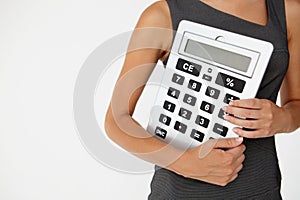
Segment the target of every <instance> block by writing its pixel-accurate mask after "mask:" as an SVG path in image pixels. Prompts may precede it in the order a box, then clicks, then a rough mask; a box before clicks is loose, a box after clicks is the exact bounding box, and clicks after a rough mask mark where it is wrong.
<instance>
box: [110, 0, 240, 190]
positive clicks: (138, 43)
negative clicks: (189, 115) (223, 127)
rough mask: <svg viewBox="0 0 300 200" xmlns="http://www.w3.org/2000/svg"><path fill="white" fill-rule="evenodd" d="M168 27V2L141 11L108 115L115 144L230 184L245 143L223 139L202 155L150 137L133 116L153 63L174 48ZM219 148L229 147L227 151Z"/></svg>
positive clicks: (170, 166)
mask: <svg viewBox="0 0 300 200" xmlns="http://www.w3.org/2000/svg"><path fill="white" fill-rule="evenodd" d="M149 27H155V28H163V29H164V30H168V31H161V29H159V30H158V31H155V30H154V29H147V30H146V31H143V28H149ZM170 30H172V23H171V20H170V16H169V11H168V7H167V4H166V2H165V1H160V2H157V3H155V4H153V5H152V6H150V7H149V8H147V9H146V10H145V11H144V13H143V14H142V16H141V18H140V19H139V22H138V23H137V26H136V29H135V31H134V34H133V36H132V39H131V42H130V45H129V49H128V53H127V55H126V59H125V63H124V66H123V68H122V71H121V74H120V77H119V79H118V81H117V85H116V88H115V90H114V93H113V97H112V101H111V106H110V107H109V109H108V112H107V115H106V120H105V129H106V132H107V134H108V136H109V137H110V138H111V139H112V140H113V141H114V142H115V143H117V144H118V145H120V146H121V147H123V148H124V149H126V150H127V151H129V152H131V153H133V154H134V155H136V156H138V157H140V158H142V159H144V160H146V161H149V162H151V163H154V164H157V165H159V166H162V167H165V168H167V169H169V170H172V171H174V172H176V173H178V174H180V175H183V176H185V177H190V178H194V179H198V180H202V181H206V182H209V183H213V184H218V185H226V184H228V183H229V182H231V181H233V180H234V179H235V178H236V177H237V176H238V172H239V171H240V170H241V169H242V162H243V160H244V158H245V157H244V154H243V152H244V151H245V146H244V145H242V144H241V143H242V140H236V139H227V140H219V141H217V142H216V144H215V145H213V146H212V148H211V149H209V151H210V152H209V153H208V155H207V156H205V157H204V158H201V159H199V150H200V149H201V148H202V147H203V145H202V146H200V147H197V148H195V149H192V150H189V151H185V152H182V151H180V150H178V149H175V148H173V147H172V146H170V145H166V144H165V143H163V142H161V141H159V140H157V139H156V138H154V137H151V136H150V135H149V134H148V133H147V132H146V131H145V130H144V129H143V128H142V127H141V126H140V125H138V124H137V123H135V122H134V120H133V119H132V117H131V115H132V113H133V110H134V107H135V105H136V102H137V100H138V98H139V96H140V94H141V92H142V88H143V87H141V84H145V83H146V81H147V79H148V77H149V75H150V73H151V72H152V70H153V67H154V65H155V63H156V62H157V61H158V60H159V59H163V58H164V57H165V56H166V55H167V54H166V53H167V51H168V49H170V46H171V42H172V37H173V35H172V31H170ZM147 46H150V47H151V48H147ZM132 50H134V51H132ZM135 72H136V73H135ZM132 74H133V75H132ZM128 77H129V78H128ZM124 79H126V80H125V81H124ZM138 87H139V89H137V90H135V91H134V92H133V89H135V88H138ZM132 92H133V93H132ZM129 98H130V100H129V102H128V99H129ZM220 148H231V149H230V150H228V151H224V150H222V149H220Z"/></svg>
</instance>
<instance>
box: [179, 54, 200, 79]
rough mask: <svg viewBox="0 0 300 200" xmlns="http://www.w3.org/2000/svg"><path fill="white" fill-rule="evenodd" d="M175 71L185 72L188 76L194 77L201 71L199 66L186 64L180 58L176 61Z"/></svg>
mask: <svg viewBox="0 0 300 200" xmlns="http://www.w3.org/2000/svg"><path fill="white" fill-rule="evenodd" d="M176 69H178V70H180V71H183V72H186V73H188V74H191V75H194V76H199V74H200V70H201V65H198V64H195V63H192V62H188V61H186V60H183V59H181V58H179V59H178V62H177V65H176Z"/></svg>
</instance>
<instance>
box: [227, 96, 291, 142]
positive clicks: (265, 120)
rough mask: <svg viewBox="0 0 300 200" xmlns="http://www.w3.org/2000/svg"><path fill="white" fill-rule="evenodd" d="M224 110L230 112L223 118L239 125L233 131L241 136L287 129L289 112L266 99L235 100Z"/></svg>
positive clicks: (279, 131) (257, 135)
mask: <svg viewBox="0 0 300 200" xmlns="http://www.w3.org/2000/svg"><path fill="white" fill-rule="evenodd" d="M224 111H225V112H226V113H228V114H230V115H226V116H224V118H225V119H226V120H227V121H229V122H230V123H232V124H235V125H237V126H239V127H235V128H234V129H233V131H234V132H235V133H236V134H238V135H239V136H241V137H246V138H261V137H269V136H273V135H275V134H276V133H283V132H288V131H289V130H288V127H289V126H288V124H289V121H290V119H291V116H290V113H289V112H288V111H287V110H286V109H284V108H281V107H278V106H277V105H276V104H274V103H273V102H271V101H269V100H266V99H256V98H255V99H246V100H235V101H232V102H231V103H230V104H229V106H226V107H224ZM232 115H233V116H232ZM234 116H238V117H234ZM240 127H243V129H242V128H240ZM249 129H250V130H249Z"/></svg>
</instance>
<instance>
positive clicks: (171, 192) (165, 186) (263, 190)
mask: <svg viewBox="0 0 300 200" xmlns="http://www.w3.org/2000/svg"><path fill="white" fill-rule="evenodd" d="M167 3H168V6H169V9H170V13H171V17H172V23H173V29H174V30H177V27H178V24H179V22H180V21H181V20H183V19H185V20H190V21H194V22H197V23H202V24H205V25H209V26H213V27H217V28H221V29H225V30H228V31H232V32H236V33H240V34H244V35H247V36H250V37H255V38H258V39H262V40H265V41H269V42H271V43H272V44H273V45H274V48H275V50H274V52H273V54H272V56H271V60H270V63H269V65H268V68H267V71H266V73H265V75H264V78H263V81H262V83H261V85H260V88H259V91H258V94H257V98H264V99H269V100H271V101H273V102H275V101H276V98H277V95H278V91H279V89H280V85H281V83H282V80H283V78H284V75H285V73H286V71H287V67H288V62H289V52H288V43H287V30H286V18H285V7H284V0H266V3H267V9H268V22H267V25H266V26H262V25H259V24H256V23H252V22H249V21H246V20H243V19H241V18H238V17H235V16H233V15H230V14H227V13H224V12H222V11H219V10H216V9H214V8H212V7H210V6H209V5H207V4H205V3H203V2H201V1H198V0H168V1H167ZM244 144H245V145H246V147H247V150H246V151H245V155H246V159H245V161H244V168H243V170H242V171H241V172H240V173H239V177H238V178H237V179H236V180H235V181H233V182H232V183H229V184H228V185H227V186H226V187H220V186H217V185H213V184H209V183H205V182H202V181H197V180H193V179H189V178H184V177H183V176H180V175H178V174H176V173H173V172H171V171H169V170H166V169H163V168H159V167H158V166H156V171H155V173H154V176H153V179H152V182H151V194H150V195H149V199H150V200H152V199H153V200H160V199H259V200H264V199H270V200H276V199H281V195H280V184H281V174H280V170H279V166H278V159H277V154H276V148H275V142H274V137H268V138H260V139H245V140H244Z"/></svg>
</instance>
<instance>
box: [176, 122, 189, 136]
mask: <svg viewBox="0 0 300 200" xmlns="http://www.w3.org/2000/svg"><path fill="white" fill-rule="evenodd" d="M186 128H187V126H186V125H185V124H183V123H180V122H178V121H176V122H175V125H174V129H175V130H177V131H179V132H181V133H185V131H186Z"/></svg>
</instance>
